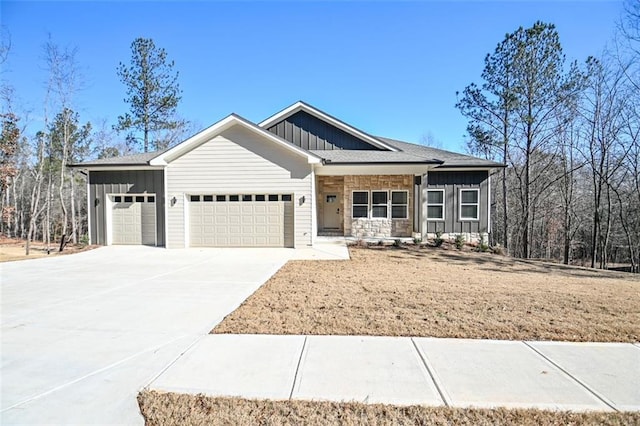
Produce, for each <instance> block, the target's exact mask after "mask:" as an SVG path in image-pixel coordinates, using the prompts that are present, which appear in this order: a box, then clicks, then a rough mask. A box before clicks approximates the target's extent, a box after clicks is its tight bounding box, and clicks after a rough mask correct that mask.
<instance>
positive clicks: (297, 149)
mask: <svg viewBox="0 0 640 426" xmlns="http://www.w3.org/2000/svg"><path fill="white" fill-rule="evenodd" d="M240 124H242V125H244V126H245V127H246V128H247V129H249V130H250V131H252V132H254V133H256V134H258V135H260V136H263V137H266V138H267V139H270V140H272V141H273V142H275V143H276V144H278V145H280V146H282V147H284V148H286V149H288V150H289V151H292V152H295V153H296V154H298V155H301V156H303V157H306V158H307V161H308V163H309V164H320V163H322V158H320V157H318V156H317V155H315V154H312V153H310V152H308V151H306V150H304V149H302V148H300V147H298V146H296V145H294V144H292V143H289V142H288V141H286V140H284V139H282V138H281V137H280V136H278V135H274V134H273V133H271V132H270V131H268V130H265V129H263V128H261V127H258V126H256V125H254V124H251V125H248V123H245V122H243V121H240Z"/></svg>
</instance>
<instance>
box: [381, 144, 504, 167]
mask: <svg viewBox="0 0 640 426" xmlns="http://www.w3.org/2000/svg"><path fill="white" fill-rule="evenodd" d="M376 139H380V140H381V141H383V142H385V143H387V144H388V145H391V146H394V147H396V148H398V149H400V150H402V151H403V152H405V153H407V154H411V155H416V156H421V157H425V158H435V159H437V160H440V161H442V162H443V163H442V164H441V165H440V166H438V168H440V169H442V168H447V167H504V165H503V164H501V163H496V162H495V161H491V160H485V159H484V158H478V157H473V156H471V155H465V154H459V153H457V152H451V151H445V150H444V149H438V148H432V147H430V146H424V145H417V144H414V143H409V142H402V141H399V140H395V139H389V138H384V137H380V136H376Z"/></svg>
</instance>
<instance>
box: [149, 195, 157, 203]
mask: <svg viewBox="0 0 640 426" xmlns="http://www.w3.org/2000/svg"><path fill="white" fill-rule="evenodd" d="M147 202H148V203H155V202H156V197H154V196H153V195H149V196H148V197H147Z"/></svg>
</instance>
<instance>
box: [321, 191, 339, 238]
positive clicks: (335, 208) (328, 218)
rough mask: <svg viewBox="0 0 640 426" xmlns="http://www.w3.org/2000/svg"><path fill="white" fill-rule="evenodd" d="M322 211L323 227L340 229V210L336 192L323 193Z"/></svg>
mask: <svg viewBox="0 0 640 426" xmlns="http://www.w3.org/2000/svg"><path fill="white" fill-rule="evenodd" d="M323 211H324V213H323V219H324V221H323V222H324V223H323V226H324V229H336V230H337V229H340V223H341V220H340V219H341V218H342V216H341V215H342V212H341V211H340V199H339V198H338V194H325V196H324V209H323Z"/></svg>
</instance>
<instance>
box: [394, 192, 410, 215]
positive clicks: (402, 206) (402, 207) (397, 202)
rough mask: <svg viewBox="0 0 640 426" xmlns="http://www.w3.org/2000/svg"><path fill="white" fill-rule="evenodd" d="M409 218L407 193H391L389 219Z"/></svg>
mask: <svg viewBox="0 0 640 426" xmlns="http://www.w3.org/2000/svg"><path fill="white" fill-rule="evenodd" d="M408 216H409V193H408V192H407V191H391V219H406V218H407V217H408Z"/></svg>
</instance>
